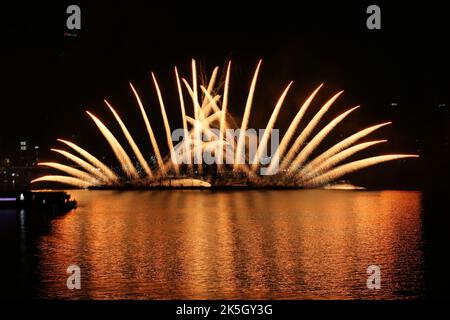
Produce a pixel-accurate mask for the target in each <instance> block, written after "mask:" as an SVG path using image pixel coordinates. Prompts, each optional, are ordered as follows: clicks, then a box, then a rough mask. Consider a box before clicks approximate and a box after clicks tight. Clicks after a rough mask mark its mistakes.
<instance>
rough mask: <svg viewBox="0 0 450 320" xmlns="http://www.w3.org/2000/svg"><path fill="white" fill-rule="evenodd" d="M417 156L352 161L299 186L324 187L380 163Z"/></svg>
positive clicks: (393, 156)
mask: <svg viewBox="0 0 450 320" xmlns="http://www.w3.org/2000/svg"><path fill="white" fill-rule="evenodd" d="M418 157H419V156H418V155H412V154H389V155H384V156H376V157H371V158H366V159H362V160H357V161H353V162H350V163H346V164H343V165H341V166H339V167H337V168H335V169H333V170H330V171H328V172H327V173H324V174H322V175H320V176H318V177H316V178H313V179H311V180H309V181H307V182H305V183H304V184H301V185H302V186H303V187H317V186H320V185H324V184H326V183H328V182H330V181H332V180H335V179H337V178H340V177H342V176H343V175H345V174H348V173H351V172H354V171H357V170H360V169H363V168H366V167H369V166H373V165H376V164H379V163H382V162H386V161H391V160H397V159H403V158H418Z"/></svg>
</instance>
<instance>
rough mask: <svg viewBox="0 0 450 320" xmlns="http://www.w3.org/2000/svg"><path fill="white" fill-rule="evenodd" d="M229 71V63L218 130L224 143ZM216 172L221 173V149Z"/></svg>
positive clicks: (229, 64) (220, 149) (220, 139)
mask: <svg viewBox="0 0 450 320" xmlns="http://www.w3.org/2000/svg"><path fill="white" fill-rule="evenodd" d="M230 69H231V61H229V62H228V67H227V73H226V76H225V86H224V89H223V90H224V93H223V102H222V110H221V111H222V112H221V114H220V128H219V130H220V131H219V141H224V139H225V128H226V126H227V124H226V116H227V108H228V94H229V93H228V91H229V87H230ZM218 159H219V161H220V162H219V164H218V170H219V172H223V149H222V148H219V150H218Z"/></svg>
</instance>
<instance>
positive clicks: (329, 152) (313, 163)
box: [299, 122, 392, 175]
mask: <svg viewBox="0 0 450 320" xmlns="http://www.w3.org/2000/svg"><path fill="white" fill-rule="evenodd" d="M391 123H392V122H385V123H381V124H377V125H374V126H371V127H368V128H366V129H363V130H361V131H358V132H357V133H355V134H353V135H351V136H350V137H348V138H346V139H344V140H342V141H340V142H339V143H337V144H335V145H334V146H332V147H331V148H329V149H328V150H327V151H325V152H323V153H322V154H320V155H319V156H318V157H317V158H315V159H313V160H311V161H310V162H309V163H308V164H307V165H306V166H305V167H304V168H303V169H302V170H301V171H300V172H299V175H301V174H303V173H306V172H308V171H311V170H313V169H314V168H315V167H316V166H318V165H320V164H321V163H322V162H324V161H326V160H327V159H329V158H331V157H332V156H334V155H335V154H337V153H338V152H341V151H342V150H344V149H346V148H347V147H349V146H351V145H352V144H353V143H355V142H356V141H358V140H360V139H362V138H364V137H365V136H367V135H369V134H371V133H372V132H374V131H376V130H378V129H380V128H382V127H384V126H387V125H389V124H391Z"/></svg>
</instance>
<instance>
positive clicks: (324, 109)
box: [280, 91, 344, 170]
mask: <svg viewBox="0 0 450 320" xmlns="http://www.w3.org/2000/svg"><path fill="white" fill-rule="evenodd" d="M343 92H344V91H341V92H338V93H337V94H335V95H334V96H333V97H332V98H331V99H329V100H328V101H327V102H326V103H325V104H324V105H323V106H322V108H321V109H320V110H319V112H317V113H316V115H315V116H314V117H313V118H312V120H311V121H310V122H309V123H308V125H307V126H306V127H305V129H303V131H302V132H301V133H300V135H299V136H298V137H297V139H296V140H295V142H294V144H293V145H292V147H291V148H290V149H289V151H288V153H287V154H286V156H285V157H284V159H283V161H282V162H281V165H280V170H285V169H286V168H287V167H288V165H289V164H290V163H291V161H292V159H293V158H294V156H295V155H296V154H297V153H298V151H299V150H300V147H301V146H302V144H303V143H304V142H305V141H306V139H307V138H308V137H309V135H310V134H311V132H312V131H313V130H314V128H315V127H316V126H317V124H318V123H319V121H320V119H322V117H323V115H324V114H325V113H326V112H327V111H328V109H329V108H330V107H331V106H332V105H333V103H334V102H335V101H336V100H337V98H339V96H340V95H341V94H342V93H343Z"/></svg>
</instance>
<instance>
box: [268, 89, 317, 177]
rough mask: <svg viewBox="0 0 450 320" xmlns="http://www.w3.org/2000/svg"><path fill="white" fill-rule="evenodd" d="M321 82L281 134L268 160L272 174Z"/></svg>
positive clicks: (269, 170) (269, 171)
mask: <svg viewBox="0 0 450 320" xmlns="http://www.w3.org/2000/svg"><path fill="white" fill-rule="evenodd" d="M322 86H323V84H321V85H320V86H319V87H318V88H317V89H316V90H315V91H314V92H313V93H312V94H311V95H310V96H309V97H308V99H307V100H306V101H305V103H304V104H303V105H302V106H301V108H300V110H299V111H298V112H297V114H296V116H295V118H294V120H292V122H291V124H290V125H289V128H288V129H287V131H286V133H285V135H284V136H283V139H281V143H280V145H279V146H278V148H277V150H276V151H275V154H274V155H273V157H272V160H271V162H270V165H269V168H268V173H269V174H274V173H275V167H277V164H278V163H279V161H280V159H281V158H282V157H283V156H284V153H285V151H286V148H287V146H288V144H289V142H290V141H291V139H292V136H293V135H294V133H295V131H296V130H297V127H298V125H299V123H300V121H301V120H302V118H303V116H304V115H305V113H306V110H308V107H309V106H310V104H311V102H312V100H313V99H314V97H315V96H316V94H317V92H319V90H320V88H322Z"/></svg>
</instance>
